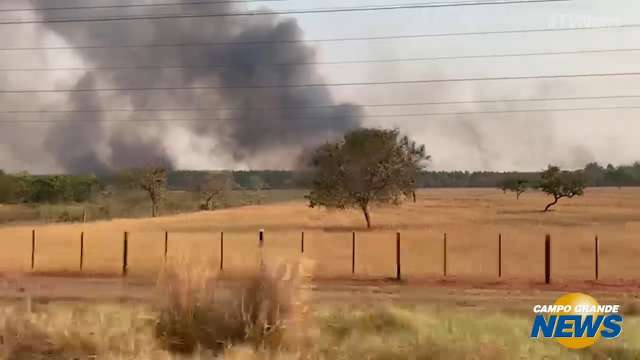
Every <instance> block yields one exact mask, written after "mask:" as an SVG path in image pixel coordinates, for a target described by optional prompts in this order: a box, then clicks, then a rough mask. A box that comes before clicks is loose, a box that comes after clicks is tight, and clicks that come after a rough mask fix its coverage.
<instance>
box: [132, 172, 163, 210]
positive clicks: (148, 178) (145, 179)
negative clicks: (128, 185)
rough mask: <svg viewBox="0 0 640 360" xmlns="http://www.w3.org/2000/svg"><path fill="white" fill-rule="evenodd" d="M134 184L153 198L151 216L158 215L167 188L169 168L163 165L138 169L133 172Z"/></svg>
mask: <svg viewBox="0 0 640 360" xmlns="http://www.w3.org/2000/svg"><path fill="white" fill-rule="evenodd" d="M132 181H133V185H134V186H136V187H138V188H140V189H142V190H144V191H146V192H147V194H148V195H149V199H150V200H151V216H153V217H156V216H158V209H159V208H160V203H161V202H162V198H163V197H164V193H165V191H166V189H167V170H166V169H165V168H163V167H152V168H148V169H138V170H134V171H133V172H132Z"/></svg>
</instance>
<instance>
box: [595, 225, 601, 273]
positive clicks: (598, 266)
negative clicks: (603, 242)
mask: <svg viewBox="0 0 640 360" xmlns="http://www.w3.org/2000/svg"><path fill="white" fill-rule="evenodd" d="M594 250H595V257H596V280H598V279H599V278H600V241H599V239H598V235H596V244H595V248H594Z"/></svg>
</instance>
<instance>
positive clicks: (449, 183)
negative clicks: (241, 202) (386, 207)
mask: <svg viewBox="0 0 640 360" xmlns="http://www.w3.org/2000/svg"><path fill="white" fill-rule="evenodd" d="M581 171H582V173H583V175H584V177H585V179H586V181H587V184H588V186H613V187H623V186H640V162H636V163H634V164H633V165H628V166H618V167H615V166H612V165H607V166H606V167H605V166H601V165H599V164H597V163H590V164H588V165H587V166H586V167H585V168H584V169H583V170H581ZM212 173H217V174H219V173H225V174H228V175H229V176H230V177H231V179H232V180H233V181H232V182H233V187H234V188H235V189H249V190H262V189H307V188H309V187H310V176H309V174H307V173H306V172H304V171H286V170H251V171H183V170H178V171H171V172H169V175H168V179H167V180H168V187H169V189H170V190H187V191H198V190H199V188H200V186H201V185H202V184H203V183H204V182H205V181H206V179H207V177H208V176H209V175H210V174H212ZM514 178H517V179H522V180H526V181H528V182H535V181H537V180H538V178H539V173H537V172H494V171H479V172H478V171H475V172H469V171H425V172H423V173H422V174H421V175H420V176H419V178H418V179H417V186H418V187H420V188H438V187H440V188H443V187H444V188H457V187H476V188H481V187H485V188H493V187H498V186H500V184H501V183H503V182H504V181H505V180H507V179H514ZM125 188H131V186H130V185H129V184H127V181H126V176H124V175H123V174H120V173H115V174H111V175H98V176H96V175H30V174H26V173H20V174H5V173H3V172H2V171H0V203H60V202H84V201H88V200H91V199H92V198H93V197H94V196H96V195H97V194H98V193H100V192H102V191H107V192H109V191H118V190H121V189H125Z"/></svg>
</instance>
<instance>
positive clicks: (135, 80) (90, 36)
mask: <svg viewBox="0 0 640 360" xmlns="http://www.w3.org/2000/svg"><path fill="white" fill-rule="evenodd" d="M184 2H185V4H184V5H181V6H178V7H171V8H164V10H162V9H159V8H154V7H150V8H148V9H147V8H130V9H129V8H125V9H117V15H119V16H138V15H140V16H144V15H158V14H164V13H177V12H179V13H184V14H196V13H198V12H200V13H202V12H205V11H206V12H215V13H225V12H237V11H242V9H239V8H237V7H236V6H235V5H230V4H217V5H216V6H215V8H210V7H207V8H206V9H203V7H202V6H196V5H188V4H186V3H187V2H188V1H186V0H185V1H184ZM75 3H76V4H78V5H79V4H81V3H83V2H81V1H76V2H75ZM123 4H126V3H123ZM33 5H34V7H36V8H37V7H42V3H41V2H39V1H33ZM65 5H66V4H65ZM69 6H74V2H71V3H69ZM176 9H177V10H176ZM159 10H162V11H161V12H159ZM63 14H65V15H63ZM66 14H68V13H63V12H61V11H41V12H40V13H39V14H38V16H39V17H41V18H42V19H59V18H61V17H65V18H69V17H78V18H80V17H89V16H87V15H86V12H82V13H80V12H79V13H72V14H73V16H69V15H66ZM115 14H116V10H113V9H112V10H109V12H104V13H101V16H114V15H115ZM92 16H96V15H94V14H92ZM42 25H43V26H44V27H45V28H46V29H47V31H52V32H54V33H55V34H57V35H58V36H60V37H61V38H62V39H64V41H65V42H66V43H68V44H69V45H70V46H73V47H76V48H77V49H76V50H75V52H76V55H78V56H80V57H81V58H82V61H83V62H84V64H86V66H87V67H90V68H103V69H101V70H91V71H88V72H86V73H85V74H83V75H82V76H81V77H79V80H78V81H77V82H76V84H75V89H76V90H84V89H86V90H90V89H100V88H103V89H104V88H111V89H128V88H140V87H144V88H166V87H172V88H191V87H216V89H200V90H195V89H187V90H184V89H174V90H151V91H125V90H123V91H108V92H104V91H98V92H94V91H86V92H74V93H71V94H70V95H69V96H68V97H67V98H66V100H65V102H64V103H65V106H64V107H65V108H67V109H73V110H80V111H87V110H113V109H123V108H124V109H131V110H133V111H130V112H129V111H120V112H76V113H73V114H72V115H70V116H68V117H67V118H66V119H65V120H72V121H66V122H61V123H60V124H56V125H55V126H53V127H52V128H51V130H50V131H49V133H48V134H47V136H46V139H45V141H44V144H45V146H46V149H47V150H48V151H49V152H50V153H51V154H52V155H53V156H54V157H55V159H56V160H57V162H58V163H59V164H61V166H62V167H63V168H64V169H65V170H66V171H71V172H85V171H96V172H99V171H105V170H109V169H114V168H124V167H136V166H146V165H149V164H152V163H164V164H167V165H168V166H171V167H185V166H187V167H189V166H191V167H192V166H193V165H192V164H193V162H189V161H190V160H189V159H192V158H194V157H195V158H207V157H210V158H215V157H217V158H221V159H227V163H226V164H224V165H223V166H229V167H233V166H234V165H237V164H250V165H249V166H254V167H259V165H256V162H257V161H255V159H260V160H261V161H263V164H264V165H265V167H274V166H275V167H278V166H279V167H286V166H287V164H288V163H290V162H291V161H294V160H295V159H296V158H297V156H298V153H299V152H300V150H302V149H304V148H308V147H310V146H314V145H317V144H319V143H322V142H324V141H326V140H327V139H328V138H333V137H336V136H339V135H340V134H342V133H344V132H345V131H346V130H349V129H351V128H354V127H357V126H359V120H358V119H359V118H360V117H359V116H360V113H361V109H360V107H359V106H357V105H352V104H336V103H335V101H334V99H333V97H332V94H331V91H330V88H328V87H325V86H314V87H269V88H243V87H251V86H255V85H284V84H322V83H323V79H322V78H321V77H320V76H319V75H318V73H317V71H316V69H315V68H314V66H312V65H304V66H284V65H282V66H281V65H274V66H270V65H269V64H290V63H298V64H299V63H309V62H313V61H314V59H315V53H314V49H313V48H312V47H311V46H309V45H307V44H304V43H300V42H293V43H292V42H287V43H273V41H279V40H300V39H302V36H303V34H302V30H301V29H300V27H299V26H298V24H297V22H296V21H295V20H294V19H289V18H282V17H278V16H275V15H268V16H251V17H211V18H195V19H162V20H132V21H112V22H84V23H83V22H79V23H45V24H42ZM212 43H215V44H212ZM122 44H209V45H202V46H171V47H144V48H137V47H132V48H106V49H104V48H102V49H96V48H87V47H86V46H87V45H107V46H109V45H122ZM154 66H171V67H172V68H168V69H167V68H165V69H126V70H123V69H121V68H122V67H154ZM104 68H111V69H106V70H105V69H104ZM114 68H120V69H114ZM40 87H41V88H42V87H44V86H40ZM327 105H329V107H327ZM60 107H63V106H60ZM159 109H171V110H172V111H162V112H159V111H157V110H159ZM194 109H199V110H203V109H204V110H206V111H193V110H194ZM152 110H155V111H152ZM191 119H199V120H198V121H182V120H191ZM139 120H163V121H153V122H151V121H148V122H142V121H139ZM178 134H179V135H178ZM174 137H175V138H174ZM195 153H197V154H195ZM274 158H275V159H274ZM185 164H186V165H185Z"/></svg>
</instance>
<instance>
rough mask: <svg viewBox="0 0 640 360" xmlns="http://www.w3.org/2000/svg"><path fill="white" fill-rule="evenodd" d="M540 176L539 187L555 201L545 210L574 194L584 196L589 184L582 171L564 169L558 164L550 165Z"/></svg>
mask: <svg viewBox="0 0 640 360" xmlns="http://www.w3.org/2000/svg"><path fill="white" fill-rule="evenodd" d="M540 178H541V180H540V183H539V184H538V188H539V189H540V190H542V191H543V192H544V193H546V194H548V195H551V196H553V201H552V202H550V203H549V204H548V205H547V206H546V207H545V208H544V211H545V212H546V211H549V209H550V208H551V207H552V206H554V205H555V204H557V203H558V200H560V199H562V198H569V199H571V198H573V197H574V196H582V195H583V194H584V189H585V187H586V186H587V185H586V180H585V179H584V176H583V174H582V173H581V172H579V171H576V172H571V171H562V170H560V168H559V167H557V166H551V165H549V167H548V168H547V170H545V171H543V172H542V174H541V175H540Z"/></svg>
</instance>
